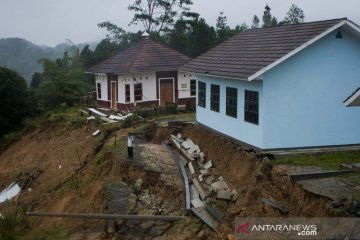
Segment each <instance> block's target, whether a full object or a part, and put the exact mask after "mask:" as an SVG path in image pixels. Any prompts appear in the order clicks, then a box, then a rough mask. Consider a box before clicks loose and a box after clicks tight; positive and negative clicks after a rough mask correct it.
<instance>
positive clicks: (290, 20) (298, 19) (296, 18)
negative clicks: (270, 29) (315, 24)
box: [280, 4, 305, 25]
mask: <svg viewBox="0 0 360 240" xmlns="http://www.w3.org/2000/svg"><path fill="white" fill-rule="evenodd" d="M304 21H305V14H304V11H303V10H302V9H301V8H299V7H298V6H296V5H295V4H292V5H291V7H290V9H289V11H288V12H287V13H286V17H285V19H284V21H282V22H281V23H280V24H281V25H289V24H299V23H303V22H304Z"/></svg>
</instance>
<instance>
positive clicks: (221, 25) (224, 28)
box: [216, 12, 233, 43]
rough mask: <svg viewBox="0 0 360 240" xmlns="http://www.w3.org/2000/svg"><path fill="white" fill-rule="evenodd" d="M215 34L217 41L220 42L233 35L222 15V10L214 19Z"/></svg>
mask: <svg viewBox="0 0 360 240" xmlns="http://www.w3.org/2000/svg"><path fill="white" fill-rule="evenodd" d="M216 34H217V43H222V42H223V41H225V40H226V39H228V38H229V37H231V36H232V35H233V31H231V29H230V27H229V26H228V25H227V17H226V16H225V15H224V12H220V15H219V16H218V18H217V19H216Z"/></svg>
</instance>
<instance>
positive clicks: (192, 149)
mask: <svg viewBox="0 0 360 240" xmlns="http://www.w3.org/2000/svg"><path fill="white" fill-rule="evenodd" d="M186 151H187V152H188V153H190V154H191V153H197V151H200V148H199V146H198V145H194V146H193V147H191V148H189V149H187V150H186Z"/></svg>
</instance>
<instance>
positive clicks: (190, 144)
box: [181, 138, 195, 150]
mask: <svg viewBox="0 0 360 240" xmlns="http://www.w3.org/2000/svg"><path fill="white" fill-rule="evenodd" d="M181 146H182V147H183V148H184V149H185V150H188V149H190V148H192V147H194V146H195V144H194V142H193V141H192V140H191V139H189V138H188V139H186V141H184V142H183V143H182V144H181Z"/></svg>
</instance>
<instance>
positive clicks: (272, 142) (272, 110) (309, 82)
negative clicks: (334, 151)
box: [262, 31, 360, 149]
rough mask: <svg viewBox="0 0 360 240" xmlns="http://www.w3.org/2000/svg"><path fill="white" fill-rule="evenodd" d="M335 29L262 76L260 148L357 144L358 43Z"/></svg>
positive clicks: (359, 140) (359, 139)
mask: <svg viewBox="0 0 360 240" xmlns="http://www.w3.org/2000/svg"><path fill="white" fill-rule="evenodd" d="M336 33H337V31H335V32H333V33H331V34H329V35H328V36H326V37H324V38H323V39H321V40H319V41H318V42H316V43H315V44H313V45H311V46H309V47H308V48H306V49H304V50H303V51H301V52H299V53H298V54H296V55H295V56H293V57H291V58H290V59H288V60H287V61H285V62H283V63H281V64H280V65H278V66H277V67H275V68H273V69H272V70H270V71H268V72H267V73H265V74H264V81H263V92H264V93H263V101H262V103H263V104H264V105H265V106H263V109H264V112H263V115H264V116H263V118H264V123H263V129H264V130H263V131H264V136H263V148H265V149H271V148H292V147H312V146H326V145H343V144H359V143H360V107H345V105H344V104H343V101H344V100H345V99H346V98H347V97H348V96H349V95H351V93H353V91H354V90H355V89H357V88H358V87H360V41H359V40H358V39H355V37H353V36H351V35H350V34H348V33H346V32H345V31H342V33H343V38H342V39H336V38H335V35H336Z"/></svg>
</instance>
